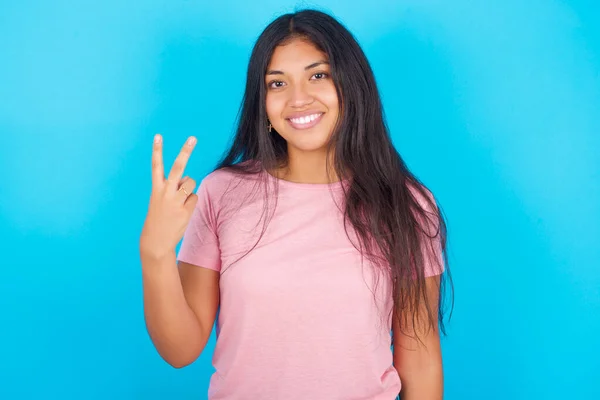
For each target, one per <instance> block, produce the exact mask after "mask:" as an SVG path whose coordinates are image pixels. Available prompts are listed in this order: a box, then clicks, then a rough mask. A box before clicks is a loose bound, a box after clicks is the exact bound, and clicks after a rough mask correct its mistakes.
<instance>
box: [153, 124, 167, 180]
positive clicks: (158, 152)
mask: <svg viewBox="0 0 600 400" xmlns="http://www.w3.org/2000/svg"><path fill="white" fill-rule="evenodd" d="M164 179H165V170H164V167H163V156H162V136H161V135H159V134H156V135H154V145H153V146H152V186H157V185H158V184H160V183H162V182H163V181H164Z"/></svg>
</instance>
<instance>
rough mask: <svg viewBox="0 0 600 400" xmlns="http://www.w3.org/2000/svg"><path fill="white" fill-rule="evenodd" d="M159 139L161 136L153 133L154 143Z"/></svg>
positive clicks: (158, 141)
mask: <svg viewBox="0 0 600 400" xmlns="http://www.w3.org/2000/svg"><path fill="white" fill-rule="evenodd" d="M160 139H161V138H160V135H159V134H156V135H154V143H160Z"/></svg>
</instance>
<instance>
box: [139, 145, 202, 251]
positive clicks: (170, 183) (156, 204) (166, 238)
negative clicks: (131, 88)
mask: <svg viewBox="0 0 600 400" xmlns="http://www.w3.org/2000/svg"><path fill="white" fill-rule="evenodd" d="M162 146H163V141H162V137H161V135H156V136H155V138H154V148H153V151H152V194H151V196H150V204H149V207H148V214H147V216H146V220H145V222H144V227H143V228H142V234H141V237H140V253H141V256H142V259H144V258H146V259H147V258H150V259H162V258H163V257H165V256H167V255H169V254H172V253H174V252H175V249H176V247H177V244H178V243H179V241H180V240H181V239H182V238H183V234H184V233H185V230H186V227H187V225H188V223H189V222H190V219H191V217H192V213H193V211H194V208H195V206H196V203H197V202H198V196H197V195H196V194H195V193H194V189H195V187H196V182H195V181H194V180H193V179H191V178H189V177H185V178H182V176H183V171H184V170H185V167H186V165H187V162H188V160H189V158H190V155H191V153H192V150H193V149H194V147H195V146H196V138H195V137H190V138H188V140H187V142H186V143H185V145H184V146H183V148H182V149H181V152H180V153H179V155H178V156H177V158H176V159H175V162H174V163H173V166H172V167H171V171H170V172H169V176H168V177H167V178H165V173H164V167H163V156H162Z"/></svg>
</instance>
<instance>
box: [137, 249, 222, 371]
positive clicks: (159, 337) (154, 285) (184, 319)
mask: <svg viewBox="0 0 600 400" xmlns="http://www.w3.org/2000/svg"><path fill="white" fill-rule="evenodd" d="M142 282H143V290H144V315H145V319H146V327H147V329H148V333H149V334H150V338H151V340H152V342H153V343H154V346H155V347H156V349H157V351H158V353H159V354H160V355H161V357H163V359H164V360H165V361H166V362H168V363H169V364H170V365H172V366H173V367H175V368H182V367H185V366H186V365H189V364H191V363H192V362H194V361H195V360H196V359H197V358H198V356H199V355H200V354H201V353H202V351H203V350H204V347H205V346H206V343H207V341H208V338H209V337H210V333H211V331H212V327H213V325H214V322H215V317H216V313H217V308H218V305H219V272H217V271H213V270H210V269H207V268H199V267H197V266H194V265H191V264H187V263H180V264H179V268H178V266H177V261H176V257H175V254H174V253H172V254H169V255H168V256H166V257H165V258H162V259H154V258H146V259H144V258H143V259H142Z"/></svg>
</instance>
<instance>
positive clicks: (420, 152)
mask: <svg viewBox="0 0 600 400" xmlns="http://www.w3.org/2000/svg"><path fill="white" fill-rule="evenodd" d="M204 3H206V4H204ZM473 3H474V2H471V1H467V0H455V1H452V2H449V1H442V0H440V1H433V0H430V1H423V0H405V1H397V0H387V1H385V0H369V1H368V2H358V1H357V2H356V5H354V6H347V5H346V4H347V1H346V0H339V1H333V0H332V1H323V2H322V3H319V5H320V6H321V7H322V8H323V9H325V10H329V11H331V12H333V13H334V14H335V15H336V16H338V17H339V18H340V19H341V20H342V21H343V22H344V23H346V24H347V25H348V26H349V27H350V28H351V30H352V31H353V32H354V33H355V34H356V36H357V37H358V39H359V41H360V42H361V44H362V45H363V46H364V49H365V51H366V52H367V55H368V56H369V58H370V60H371V62H372V64H373V68H374V70H375V73H376V76H377V79H378V82H379V85H380V87H381V91H382V96H383V100H384V104H385V107H386V113H387V115H388V119H389V125H390V127H391V130H392V132H393V136H394V140H395V143H396V144H397V146H398V148H399V150H400V152H401V153H402V154H403V156H404V157H405V159H406V161H407V162H408V164H409V165H410V166H411V167H412V168H413V170H414V172H416V173H417V175H418V176H420V177H421V178H422V179H423V180H424V182H425V183H426V184H427V185H428V186H429V187H430V188H431V189H432V190H433V191H434V193H435V194H436V195H437V196H438V198H439V201H440V203H441V205H442V207H443V208H444V210H445V212H446V214H447V216H448V219H449V239H450V246H451V247H450V260H451V262H452V266H453V269H454V279H455V285H456V308H455V313H454V316H453V320H452V323H451V325H450V336H449V337H448V338H447V339H445V340H444V343H443V345H444V357H445V368H446V387H447V391H446V394H447V395H446V398H447V399H449V400H455V399H456V400H459V399H460V400H467V399H473V400H482V399H486V400H495V399H512V400H517V399H519V400H520V399H523V400H531V399H565V398H569V399H586V400H587V399H593V398H596V399H597V398H600V388H599V386H598V385H597V383H596V381H597V379H598V378H600V361H599V360H600V344H599V343H600V342H599V340H598V337H599V334H600V268H599V267H600V261H599V260H600V116H599V110H600V72H599V71H600V5H598V3H597V2H595V1H583V0H582V1H571V2H567V1H558V0H555V1H550V0H532V1H527V2H525V1H518V0H504V1H502V2H500V1H494V2H492V1H487V2H476V3H477V4H473ZM302 4H304V5H313V4H314V3H302ZM367 4H368V6H367ZM295 5H296V3H294V2H288V1H281V0H269V1H264V0H263V1H262V2H261V3H260V4H258V5H250V3H248V2H246V1H242V0H221V1H218V2H203V1H202V2H201V1H182V0H168V1H167V0H148V1H143V2H121V1H116V0H106V1H103V2H100V1H94V2H92V1H86V2H81V1H80V2H67V1H65V0H55V1H53V2H43V1H20V2H9V1H7V0H2V1H1V2H0V59H1V60H0V94H1V96H0V138H1V139H2V143H1V145H0V169H1V170H2V172H3V179H2V183H1V184H0V235H1V242H0V243H1V246H2V255H3V258H2V260H1V261H0V264H1V269H0V307H1V311H2V314H1V318H2V319H1V321H2V322H1V324H2V325H1V326H2V328H1V329H0V359H1V360H2V362H1V363H0V398H3V399H34V398H35V399H38V398H39V399H42V398H44V399H51V398H52V399H54V398H56V399H83V398H85V399H106V398H111V399H132V398H139V399H142V398H143V399H163V398H165V399H166V398H172V399H175V398H176V399H204V398H205V397H206V388H207V385H208V381H209V374H210V372H211V365H210V358H211V353H212V349H213V346H214V338H213V340H212V341H211V342H210V343H209V348H207V350H206V351H205V353H204V354H203V355H202V356H201V358H200V359H199V360H198V361H197V362H196V363H195V364H193V365H192V366H190V367H188V368H186V369H183V370H174V369H172V368H171V367H169V366H168V365H167V364H165V363H164V362H163V361H162V360H161V359H160V357H159V356H158V354H157V353H156V351H155V350H154V348H153V346H152V344H151V342H150V340H149V339H148V337H147V334H146V331H145V326H144V320H143V312H142V297H141V295H142V292H141V280H140V264H139V260H138V238H139V233H140V229H141V226H142V223H143V220H144V217H145V212H146V207H147V201H148V198H149V189H150V169H149V167H150V149H151V142H152V137H153V135H154V134H155V133H156V132H160V133H162V134H163V135H164V136H165V141H166V142H165V163H166V164H168V165H170V163H171V162H172V161H173V159H174V157H175V155H176V153H177V152H178V151H179V147H180V145H181V144H182V143H183V141H184V140H185V138H186V137H187V136H188V135H191V134H194V135H196V136H197V137H198V138H199V145H198V146H197V148H196V150H195V153H194V155H193V157H192V160H191V161H190V164H189V167H188V170H187V172H188V174H190V175H191V176H192V177H194V178H196V179H201V178H202V177H203V176H204V174H206V173H207V172H208V171H209V169H210V168H211V167H212V165H213V164H214V163H215V162H216V160H217V158H218V157H219V155H220V154H221V152H222V151H223V149H224V148H225V146H226V145H227V143H228V140H229V137H230V134H231V132H232V129H233V126H234V122H235V121H234V120H235V117H236V112H237V108H238V102H239V99H240V97H241V94H242V89H243V84H244V79H245V76H244V74H245V68H246V62H247V60H248V56H249V52H250V49H251V46H252V43H253V41H254V40H255V38H256V37H257V35H258V34H259V33H260V31H261V30H262V29H263V28H264V26H265V25H266V24H267V23H268V22H269V21H270V20H271V18H273V17H275V16H276V15H279V14H280V13H281V12H284V11H289V10H293V8H294V6H295Z"/></svg>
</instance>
